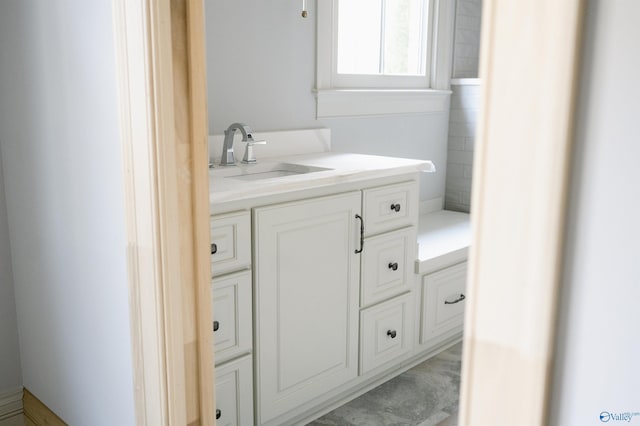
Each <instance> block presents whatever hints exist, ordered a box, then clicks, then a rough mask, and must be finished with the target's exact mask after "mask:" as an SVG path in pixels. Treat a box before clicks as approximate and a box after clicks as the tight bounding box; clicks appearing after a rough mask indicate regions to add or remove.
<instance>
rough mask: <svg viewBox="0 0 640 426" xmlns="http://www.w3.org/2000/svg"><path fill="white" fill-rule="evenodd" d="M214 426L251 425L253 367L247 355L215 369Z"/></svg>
mask: <svg viewBox="0 0 640 426" xmlns="http://www.w3.org/2000/svg"><path fill="white" fill-rule="evenodd" d="M215 397H216V404H215V410H216V411H215V413H216V419H217V420H216V424H217V425H218V426H246V425H252V424H253V365H252V362H251V356H250V355H247V356H245V357H243V358H240V359H238V360H235V361H231V362H229V363H227V364H225V365H223V366H221V367H216V395H215Z"/></svg>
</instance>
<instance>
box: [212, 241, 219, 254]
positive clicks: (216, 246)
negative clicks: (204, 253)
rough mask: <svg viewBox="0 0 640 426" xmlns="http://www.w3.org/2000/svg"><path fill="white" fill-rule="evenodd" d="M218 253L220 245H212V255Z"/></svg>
mask: <svg viewBox="0 0 640 426" xmlns="http://www.w3.org/2000/svg"><path fill="white" fill-rule="evenodd" d="M217 252H218V245H217V244H216V243H211V254H216V253H217Z"/></svg>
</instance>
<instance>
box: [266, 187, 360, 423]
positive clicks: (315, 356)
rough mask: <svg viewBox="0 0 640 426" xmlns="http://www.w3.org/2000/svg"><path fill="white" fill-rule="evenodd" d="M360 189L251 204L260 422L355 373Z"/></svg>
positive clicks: (341, 381)
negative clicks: (298, 199)
mask: <svg viewBox="0 0 640 426" xmlns="http://www.w3.org/2000/svg"><path fill="white" fill-rule="evenodd" d="M360 208H361V193H360V191H355V192H348V193H345V194H341V195H335V196H329V197H321V198H313V199H309V200H302V201H294V202H290V203H284V204H278V205H274V206H266V207H260V208H256V209H254V213H253V214H254V217H253V220H254V253H255V256H254V268H255V281H254V289H255V294H254V297H255V309H256V311H255V315H256V322H255V329H254V332H255V335H256V348H255V352H256V369H257V371H256V373H257V374H256V387H257V400H256V410H257V411H258V419H259V424H263V423H266V422H269V421H271V420H273V419H275V418H277V417H278V416H279V415H281V414H283V413H286V412H288V411H289V410H292V409H294V408H296V407H298V406H300V405H302V404H304V403H307V402H309V401H313V400H314V398H316V397H318V396H320V395H322V394H324V393H326V392H328V391H330V390H331V389H334V388H336V387H339V386H340V385H342V384H345V383H347V382H348V381H350V380H351V379H353V378H355V377H356V376H357V375H358V315H359V310H358V308H359V303H358V301H359V297H358V295H359V277H360V266H359V264H360V256H359V254H358V253H356V250H358V248H359V247H358V246H359V240H360V227H359V220H358V219H357V218H356V215H358V216H360V213H361V212H360Z"/></svg>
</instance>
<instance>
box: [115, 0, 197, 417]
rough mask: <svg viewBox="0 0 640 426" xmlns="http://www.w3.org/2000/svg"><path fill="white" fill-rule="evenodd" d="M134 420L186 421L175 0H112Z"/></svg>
mask: <svg viewBox="0 0 640 426" xmlns="http://www.w3.org/2000/svg"><path fill="white" fill-rule="evenodd" d="M113 8H114V31H115V36H116V67H117V74H118V92H119V110H120V120H121V139H122V149H123V158H124V160H123V162H124V184H125V197H126V199H125V215H126V223H127V240H128V241H127V263H128V273H129V289H130V290H129V298H130V316H131V318H130V321H131V331H132V351H133V364H134V365H133V366H134V383H133V384H134V396H135V410H136V423H137V424H140V425H144V424H153V425H170V424H171V425H174V424H175V425H181V424H186V417H187V416H186V396H185V362H184V337H183V326H182V291H181V282H180V280H181V269H180V268H181V264H180V255H179V251H180V223H179V215H178V209H179V206H178V202H179V201H178V200H179V199H178V187H177V183H176V175H177V171H176V168H175V160H174V158H175V152H176V146H175V145H176V142H175V140H176V138H175V128H174V117H175V112H174V98H173V68H172V46H171V26H170V25H171V15H170V13H171V9H170V4H169V0H159V1H153V0H113Z"/></svg>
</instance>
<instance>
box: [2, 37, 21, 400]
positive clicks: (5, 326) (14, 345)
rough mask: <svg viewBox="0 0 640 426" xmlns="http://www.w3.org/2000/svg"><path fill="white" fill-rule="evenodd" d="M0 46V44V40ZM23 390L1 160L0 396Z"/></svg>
mask: <svg viewBox="0 0 640 426" xmlns="http://www.w3.org/2000/svg"><path fill="white" fill-rule="evenodd" d="M0 43H2V41H1V40H0ZM21 387H22V372H21V369H20V348H19V346H18V325H17V320H16V304H15V296H14V291H13V272H12V271H11V246H10V244H9V225H8V223H7V206H6V203H5V197H4V178H3V176H2V163H1V161H0V395H2V394H3V393H5V392H9V391H15V390H16V389H19V388H21Z"/></svg>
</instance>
